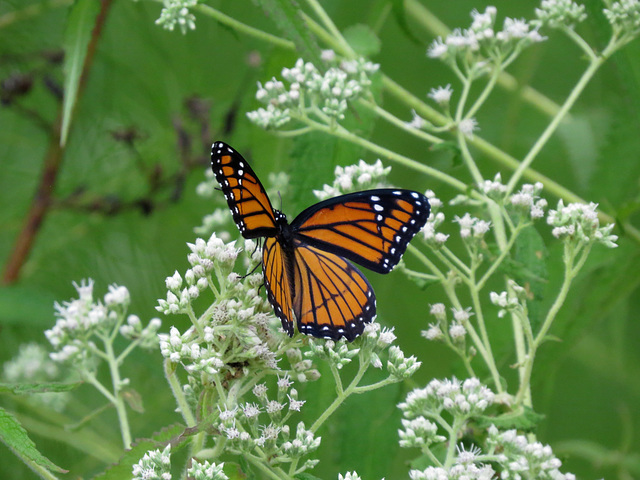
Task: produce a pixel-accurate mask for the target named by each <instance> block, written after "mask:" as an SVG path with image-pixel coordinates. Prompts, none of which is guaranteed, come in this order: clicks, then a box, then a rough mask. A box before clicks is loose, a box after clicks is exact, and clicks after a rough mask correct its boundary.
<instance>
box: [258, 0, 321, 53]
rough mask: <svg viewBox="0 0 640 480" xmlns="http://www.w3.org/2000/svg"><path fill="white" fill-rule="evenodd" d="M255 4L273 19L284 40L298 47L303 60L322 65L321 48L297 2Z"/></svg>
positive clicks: (277, 0) (280, 0) (263, 0)
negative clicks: (286, 39)
mask: <svg viewBox="0 0 640 480" xmlns="http://www.w3.org/2000/svg"><path fill="white" fill-rule="evenodd" d="M254 2H255V3H256V4H258V5H259V6H260V7H262V9H263V10H264V11H265V12H266V13H267V15H268V16H269V17H270V18H272V19H273V21H274V22H275V24H276V26H277V27H278V28H279V29H280V31H281V32H282V33H283V36H284V38H288V39H289V40H291V41H292V42H293V43H294V44H295V45H296V50H297V51H298V53H299V54H300V56H301V57H302V58H304V59H305V60H306V61H309V62H311V63H313V64H314V65H322V62H321V60H320V47H318V43H317V42H316V39H315V37H314V36H313V35H311V33H310V31H309V29H308V28H307V24H306V23H305V21H304V20H303V18H302V15H301V12H302V10H301V9H300V7H299V6H298V3H297V2H295V1H293V0H254Z"/></svg>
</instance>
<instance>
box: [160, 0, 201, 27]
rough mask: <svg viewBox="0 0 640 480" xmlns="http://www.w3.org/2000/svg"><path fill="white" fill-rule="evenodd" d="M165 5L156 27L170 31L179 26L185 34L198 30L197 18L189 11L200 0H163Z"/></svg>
mask: <svg viewBox="0 0 640 480" xmlns="http://www.w3.org/2000/svg"><path fill="white" fill-rule="evenodd" d="M163 3H164V8H163V9H162V11H161V12H160V18H158V19H157V20H156V25H161V26H162V28H164V29H166V30H169V31H173V30H174V29H175V28H176V26H178V27H179V28H180V31H181V32H182V33H183V34H185V33H187V32H188V31H189V30H195V29H196V17H195V15H194V14H193V13H191V11H190V10H189V9H190V8H191V7H194V6H196V4H197V3H198V0H163Z"/></svg>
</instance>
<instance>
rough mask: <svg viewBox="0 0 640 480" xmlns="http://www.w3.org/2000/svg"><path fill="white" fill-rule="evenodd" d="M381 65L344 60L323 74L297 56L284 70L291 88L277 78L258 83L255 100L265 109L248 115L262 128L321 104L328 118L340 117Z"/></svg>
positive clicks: (284, 120)
mask: <svg viewBox="0 0 640 480" xmlns="http://www.w3.org/2000/svg"><path fill="white" fill-rule="evenodd" d="M378 68H379V65H376V64H373V63H371V62H367V61H365V60H363V59H358V60H348V61H347V60H345V61H343V62H341V63H340V64H339V65H338V66H333V67H331V68H329V69H327V71H326V72H325V73H324V74H323V73H321V72H320V70H318V68H317V67H316V66H315V65H313V64H312V63H310V62H304V60H302V59H298V60H297V61H296V63H295V66H294V67H293V68H284V69H282V77H283V78H284V80H286V81H287V82H288V83H289V87H288V88H287V87H286V86H285V84H284V82H282V81H280V80H277V79H276V78H273V79H272V80H269V81H268V82H266V83H265V84H264V85H262V84H261V83H258V91H257V93H256V99H257V100H259V101H260V102H262V103H264V104H265V105H266V108H259V109H258V110H255V111H253V112H248V113H247V117H248V118H249V120H251V121H252V122H253V123H255V124H256V125H259V126H261V127H263V128H278V127H280V126H282V125H284V124H285V123H287V122H288V121H289V120H290V119H291V114H292V113H293V112H295V113H297V114H300V115H304V114H306V110H307V109H311V110H313V108H317V107H316V106H319V107H320V110H321V111H322V112H323V113H324V114H325V115H327V116H328V117H330V118H332V119H336V120H341V119H343V118H344V112H345V111H346V110H347V105H348V102H349V101H352V100H354V99H356V98H358V97H359V96H360V95H362V94H363V92H364V91H365V90H366V89H367V88H368V87H369V86H370V85H371V80H370V78H369V77H370V76H371V75H372V74H373V73H375V72H376V71H377V70H378Z"/></svg>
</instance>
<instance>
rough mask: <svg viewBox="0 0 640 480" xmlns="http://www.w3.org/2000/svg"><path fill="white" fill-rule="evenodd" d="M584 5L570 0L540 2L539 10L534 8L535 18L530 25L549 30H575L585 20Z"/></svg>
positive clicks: (543, 0) (544, 0)
mask: <svg viewBox="0 0 640 480" xmlns="http://www.w3.org/2000/svg"><path fill="white" fill-rule="evenodd" d="M584 11H585V8H584V5H578V4H577V3H576V2H573V1H571V0H542V2H541V3H540V8H536V17H537V19H536V20H534V21H533V22H532V23H533V24H535V25H537V26H540V27H541V26H548V27H550V28H571V29H573V28H575V26H576V25H577V24H578V23H580V22H582V21H584V20H586V18H587V14H586V13H584Z"/></svg>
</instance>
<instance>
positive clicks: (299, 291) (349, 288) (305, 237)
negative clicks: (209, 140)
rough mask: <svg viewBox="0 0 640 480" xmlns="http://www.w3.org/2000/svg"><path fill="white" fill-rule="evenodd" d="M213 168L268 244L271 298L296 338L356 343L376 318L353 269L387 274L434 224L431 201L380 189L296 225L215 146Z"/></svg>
mask: <svg viewBox="0 0 640 480" xmlns="http://www.w3.org/2000/svg"><path fill="white" fill-rule="evenodd" d="M211 165H212V169H213V172H214V174H215V176H216V179H217V180H218V182H219V183H220V185H221V187H222V191H223V193H224V195H225V197H226V199H227V203H228V205H229V208H230V210H231V213H232V215H233V219H234V221H235V223H236V225H237V226H238V229H239V230H240V233H241V234H242V235H243V236H244V237H245V238H260V237H263V238H264V245H263V253H262V269H263V273H264V279H265V286H266V290H267V297H268V299H269V302H270V303H271V305H272V306H273V308H274V311H275V313H276V316H277V317H278V318H279V319H280V320H281V322H282V327H283V329H284V330H285V331H286V332H287V333H288V334H289V335H293V333H294V328H293V324H294V323H297V326H298V330H299V331H300V332H302V333H305V334H307V335H313V336H315V337H321V338H332V339H339V338H341V337H345V338H346V339H347V340H349V341H351V340H353V339H354V338H356V337H357V336H358V335H360V334H361V333H362V331H363V329H364V325H365V324H367V323H369V322H371V321H373V319H374V318H375V316H376V300H375V295H374V293H373V288H372V287H371V284H370V283H369V281H368V280H367V279H366V277H365V276H364V275H363V274H362V272H360V270H358V269H357V268H356V267H355V266H354V265H353V264H352V263H351V262H355V263H357V264H359V265H361V266H363V267H366V268H368V269H370V270H373V271H375V272H378V273H388V272H390V271H391V270H392V269H393V267H395V266H396V265H397V263H398V262H399V261H400V259H401V257H402V254H403V253H404V251H405V250H406V248H407V245H408V243H409V241H410V240H411V238H413V236H414V235H415V234H416V233H417V232H418V231H420V229H422V227H423V226H424V224H425V223H426V221H427V218H428V216H429V202H428V200H427V198H426V197H425V196H424V195H422V194H420V193H418V192H413V191H410V190H401V189H377V190H368V191H363V192H356V193H351V194H347V195H342V196H340V197H335V198H331V199H328V200H325V201H322V202H319V203H317V204H315V205H312V206H311V207H309V208H307V209H306V210H304V211H303V212H302V213H300V214H299V215H298V216H297V217H296V218H295V219H294V220H293V221H292V222H291V223H289V222H288V221H287V218H286V216H285V215H284V214H283V213H282V212H280V211H279V210H276V209H274V208H273V207H272V206H271V202H270V200H269V198H268V196H267V194H266V192H265V190H264V187H263V186H262V184H261V183H260V181H259V180H258V178H257V176H256V175H255V173H254V172H253V170H252V169H251V167H250V166H249V164H248V163H247V162H246V160H245V159H244V158H242V156H241V155H240V154H239V153H238V152H236V151H235V150H234V149H232V148H231V147H229V146H228V145H226V144H225V143H223V142H215V143H214V144H213V147H212V151H211Z"/></svg>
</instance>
